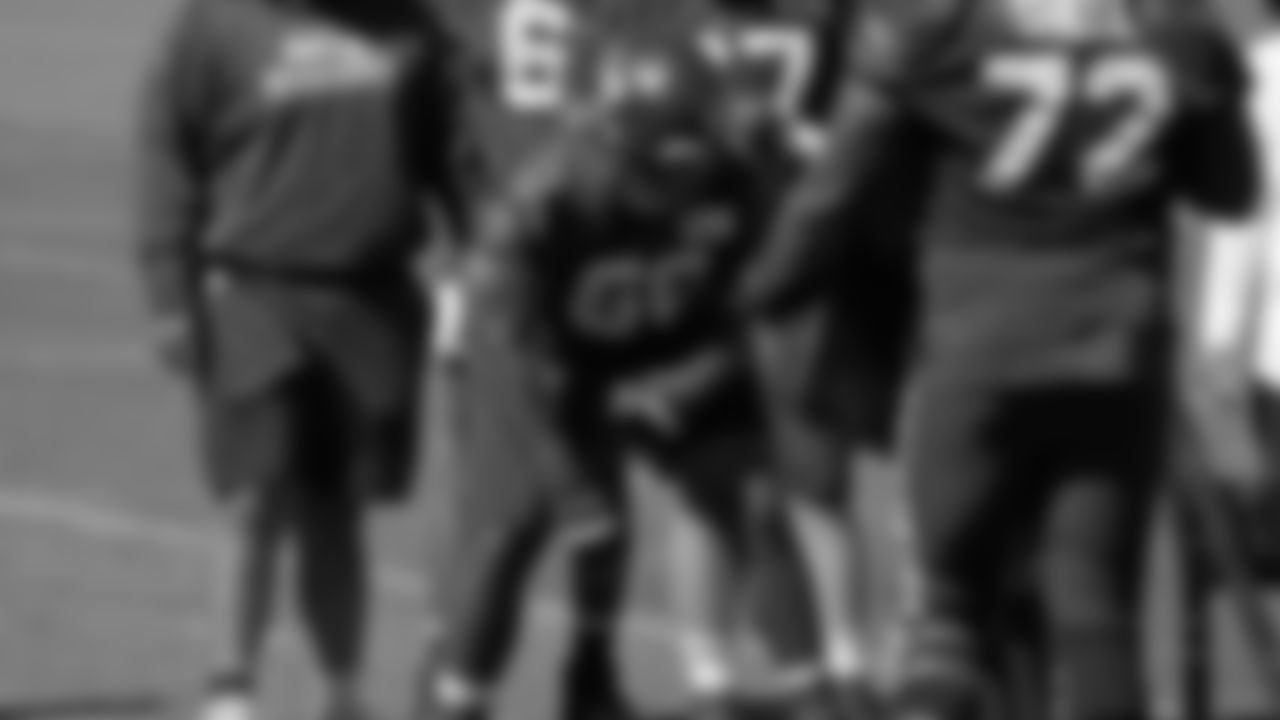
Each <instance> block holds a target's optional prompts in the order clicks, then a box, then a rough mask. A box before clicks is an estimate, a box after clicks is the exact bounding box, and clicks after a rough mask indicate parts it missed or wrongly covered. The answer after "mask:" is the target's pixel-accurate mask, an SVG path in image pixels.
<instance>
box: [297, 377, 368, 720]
mask: <svg viewBox="0 0 1280 720" xmlns="http://www.w3.org/2000/svg"><path fill="white" fill-rule="evenodd" d="M306 380H307V382H306V384H305V385H304V386H303V387H302V392H303V393H304V395H303V398H302V401H301V402H300V406H299V420H298V423H299V426H300V427H302V428H303V433H302V442H301V444H300V445H299V446H298V453H299V457H298V464H299V466H300V467H301V468H302V473H301V474H302V477H300V478H299V482H298V487H297V491H296V496H297V519H298V523H297V542H298V556H297V558H298V564H297V571H298V576H297V582H298V596H297V599H298V603H299V617H300V618H301V620H302V623H303V627H304V629H305V631H306V634H307V636H308V637H309V639H310V642H311V646H312V649H313V651H314V653H315V657H316V661H317V664H318V666H319V669H320V672H321V674H322V676H323V679H324V682H325V687H326V689H327V692H328V694H329V697H328V698H327V705H326V707H327V708H328V712H329V716H330V717H331V718H332V719H333V720H342V719H343V718H347V717H359V716H360V715H361V714H362V699H361V697H360V692H361V687H360V683H361V681H362V676H363V670H364V661H365V651H366V641H367V635H368V624H369V618H368V615H369V575H370V569H369V562H370V561H369V550H368V547H367V542H366V534H367V531H366V527H365V520H366V513H367V510H368V507H369V505H368V503H367V500H368V499H369V498H368V495H367V493H366V492H365V488H363V487H362V486H361V482H362V480H363V479H364V478H363V477H362V475H363V473H362V470H361V468H360V464H361V463H363V462H365V461H366V459H367V457H368V455H369V454H370V453H371V452H375V449H376V446H375V444H374V443H373V439H372V438H370V437H368V436H369V434H370V433H371V432H372V430H371V428H370V427H369V426H370V425H372V423H371V422H369V421H366V420H364V419H363V418H362V417H361V412H360V410H359V409H358V408H356V407H354V406H352V403H350V402H348V401H347V400H346V399H345V398H344V397H343V391H342V390H341V388H340V387H339V386H338V385H337V383H336V382H334V381H333V380H332V378H330V377H328V376H327V375H325V374H323V373H322V372H321V371H319V370H316V371H314V372H312V373H311V374H309V375H308V376H307V378H306Z"/></svg>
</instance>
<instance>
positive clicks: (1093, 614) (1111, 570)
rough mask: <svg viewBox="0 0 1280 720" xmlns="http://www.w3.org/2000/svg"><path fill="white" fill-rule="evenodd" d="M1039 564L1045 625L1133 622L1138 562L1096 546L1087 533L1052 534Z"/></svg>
mask: <svg viewBox="0 0 1280 720" xmlns="http://www.w3.org/2000/svg"><path fill="white" fill-rule="evenodd" d="M1043 563H1044V566H1043V567H1042V572H1043V577H1044V591H1045V593H1044V595H1045V597H1044V603H1045V609H1046V615H1047V620H1048V622H1049V624H1050V627H1051V629H1058V630H1062V631H1066V632H1072V631H1075V630H1094V629H1108V628H1123V627H1128V626H1131V625H1134V624H1136V622H1137V615H1138V610H1139V608H1138V595H1139V586H1140V583H1141V580H1142V578H1141V575H1142V573H1141V568H1140V567H1139V564H1138V563H1136V562H1128V561H1127V558H1124V557H1113V556H1112V555H1111V554H1108V553H1101V552H1097V551H1096V548H1093V547H1091V543H1089V542H1088V539H1087V538H1077V537H1069V536H1068V537H1063V536H1059V537H1056V538H1052V539H1051V541H1050V542H1049V544H1048V547H1047V548H1046V551H1045V555H1044V558H1043Z"/></svg>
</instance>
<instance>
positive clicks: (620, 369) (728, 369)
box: [421, 59, 810, 717]
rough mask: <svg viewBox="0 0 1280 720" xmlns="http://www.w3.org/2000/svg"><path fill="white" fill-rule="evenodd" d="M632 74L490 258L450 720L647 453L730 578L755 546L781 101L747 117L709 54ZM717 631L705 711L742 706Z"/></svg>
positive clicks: (562, 156)
mask: <svg viewBox="0 0 1280 720" xmlns="http://www.w3.org/2000/svg"><path fill="white" fill-rule="evenodd" d="M628 72H629V73H630V75H629V78H628V79H627V81H626V83H625V84H620V85H618V86H617V88H623V87H625V88H626V90H625V91H623V92H622V93H621V94H618V95H614V96H611V98H610V99H609V100H608V101H607V102H606V103H604V107H607V108H608V110H606V111H604V112H603V114H597V113H596V112H595V111H585V112H584V113H583V114H582V117H578V118H577V120H574V121H572V122H574V123H575V125H577V124H578V123H581V126H580V127H577V128H576V129H575V130H572V131H570V132H568V133H567V136H566V137H563V138H560V140H559V142H558V143H557V145H555V146H552V147H550V148H548V149H547V150H546V151H545V154H544V155H542V156H540V157H539V162H538V163H536V164H534V165H532V166H530V169H529V171H528V172H527V173H525V174H523V175H522V176H521V182H519V183H517V185H516V186H515V187H514V190H513V192H514V195H511V196H508V197H507V198H506V201H505V202H504V203H503V205H502V206H501V207H500V208H499V209H498V211H497V212H495V213H494V215H493V217H491V218H489V219H490V220H491V222H490V223H489V224H488V226H487V227H486V228H485V229H484V231H483V233H482V237H481V239H480V240H479V244H478V245H477V248H476V255H475V256H474V258H473V259H472V261H471V262H470V263H469V264H468V267H469V270H468V273H467V274H468V276H469V278H470V281H469V282H470V284H471V287H472V288H473V290H472V292H473V295H472V302H473V303H475V306H474V307H473V309H472V311H471V316H470V320H469V323H468V335H467V341H466V343H465V346H464V347H465V348H466V354H467V355H466V360H465V365H464V367H465V368H466V370H465V372H466V377H465V378H464V382H463V385H462V386H461V388H460V390H461V391H462V392H463V393H464V394H465V395H466V397H465V398H464V400H463V402H462V408H461V410H462V412H461V413H460V418H461V422H462V426H461V428H460V440H461V442H462V443H463V445H464V448H465V449H464V454H465V457H466V459H465V461H464V466H465V469H464V472H465V474H466V481H465V484H464V486H463V490H464V497H463V498H462V503H463V505H462V508H461V511H460V512H461V515H462V524H461V525H460V527H459V530H460V533H461V536H460V537H459V542H460V552H462V553H465V554H460V555H459V556H458V558H457V562H455V563H454V564H453V570H454V572H455V573H456V576H455V577H453V578H450V582H448V583H447V585H448V588H449V590H450V593H451V596H452V597H451V599H450V600H449V602H448V603H447V607H446V616H445V618H444V627H445V628H446V633H445V637H444V638H443V642H442V643H440V644H439V645H438V646H437V647H436V648H435V650H434V651H433V653H431V657H430V659H429V660H428V662H427V664H426V670H425V673H424V677H423V678H422V685H421V689H422V691H423V697H422V706H421V713H422V714H423V715H426V716H428V717H436V716H442V717H483V716H484V715H485V714H486V713H487V710H488V701H489V700H490V696H489V693H490V692H491V690H492V683H493V682H494V681H495V680H496V679H497V678H498V677H499V676H500V673H501V670H502V667H503V664H504V663H505V661H506V660H507V657H508V655H509V653H510V649H511V648H510V646H511V643H512V640H513V638H514V634H515V630H516V629H517V627H516V625H517V622H518V618H519V616H520V613H519V612H518V609H519V603H520V601H521V599H522V598H523V596H524V592H523V591H524V590H525V589H526V588H527V587H528V584H529V574H530V571H531V570H532V568H533V567H534V563H535V561H536V560H537V558H538V556H539V555H540V551H541V549H542V548H543V547H545V544H546V540H547V536H548V533H550V532H551V531H552V530H554V529H555V527H556V525H557V523H558V521H559V520H561V519H562V518H563V513H564V512H565V511H566V507H568V508H570V509H572V508H573V507H574V506H575V504H577V508H578V509H577V511H578V512H581V510H582V507H581V505H580V504H578V503H580V502H581V500H582V499H583V498H588V499H590V500H591V501H592V502H596V503H601V504H602V505H603V506H604V507H605V508H607V509H609V512H608V515H609V516H611V517H613V518H622V519H625V515H626V513H625V508H621V507H620V504H621V503H622V500H623V497H622V495H623V492H624V487H625V486H624V483H623V472H624V469H625V468H624V460H626V458H627V457H628V455H629V454H630V453H631V452H632V451H636V450H638V451H639V452H640V453H641V454H643V455H644V456H645V457H646V458H648V459H649V460H650V461H651V462H652V463H653V464H655V465H657V466H658V467H660V468H662V470H663V473H664V474H665V475H668V476H670V477H672V478H674V482H675V486H676V488H677V489H678V491H679V492H678V494H679V495H680V497H681V499H682V500H683V502H684V503H686V504H687V505H688V506H689V507H691V508H693V512H694V513H695V514H696V515H697V516H698V517H699V518H700V520H701V521H702V522H703V523H704V524H705V526H706V527H707V528H708V529H710V531H711V533H712V534H713V537H712V540H711V541H708V542H706V543H704V544H699V543H696V542H695V543H694V544H693V545H692V546H690V547H691V548H692V550H693V551H694V552H706V553H709V554H711V555H714V557H713V558H712V559H711V560H709V561H708V562H706V563H705V564H704V565H703V567H706V568H707V569H708V571H709V572H712V573H714V574H715V575H717V577H718V578H722V579H723V582H714V583H712V585H713V586H714V587H715V588H717V589H719V588H728V586H730V585H731V582H730V579H731V574H730V573H729V572H728V570H729V568H732V567H733V566H734V565H735V564H736V562H738V561H741V560H742V557H741V554H742V553H743V552H744V550H743V534H744V531H745V528H744V526H743V517H744V515H743V513H744V507H743V503H744V501H745V499H746V498H747V496H748V493H747V492H746V489H747V488H748V486H749V483H748V482H747V481H746V480H745V479H744V476H745V475H746V474H747V473H748V472H753V471H755V470H758V469H759V468H760V467H761V466H762V465H763V462H764V461H763V459H762V458H760V457H759V455H758V453H757V452H753V450H755V451H758V450H759V449H760V446H761V443H760V442H759V438H760V437H761V436H762V428H763V419H762V418H761V416H760V414H759V413H760V407H759V405H758V400H759V398H758V396H757V394H756V388H755V386H754V384H753V379H752V376H751V374H750V372H749V367H748V365H747V363H746V361H745V353H744V352H743V348H742V344H741V342H740V340H741V338H739V337H738V334H737V333H736V329H737V328H736V326H735V324H734V323H733V320H734V314H733V307H732V304H731V302H728V303H727V302H726V301H731V300H732V298H733V297H734V293H733V292H732V291H731V289H732V287H733V286H734V284H735V283H736V280H737V278H738V274H739V270H740V269H741V268H742V267H743V266H744V264H745V262H746V260H747V258H748V257H749V256H750V255H751V253H752V252H753V250H754V249H755V242H753V241H754V240H755V239H756V238H758V237H759V236H758V233H757V234H753V233H750V232H747V230H749V229H750V228H752V227H759V226H760V225H761V224H762V220H763V218H762V217H761V216H760V213H762V212H767V209H768V204H767V203H765V202H764V201H763V200H764V198H766V197H767V194H768V193H769V192H770V191H771V188H769V187H765V186H762V184H761V183H760V178H761V173H760V172H759V171H758V168H757V167H755V162H756V157H757V146H756V145H757V143H756V139H755V136H756V133H755V124H754V122H755V118H758V117H763V115H762V114H759V113H755V112H750V111H746V112H740V110H742V106H741V105H739V104H738V103H736V102H733V101H732V99H731V96H730V94H728V93H726V92H725V91H724V90H723V85H722V84H721V83H718V82H717V81H716V80H715V79H714V78H716V77H717V75H716V74H715V73H714V72H713V71H711V70H710V69H709V68H708V67H707V66H706V65H705V63H703V62H699V61H695V60H692V59H690V60H689V61H688V62H683V63H681V65H679V66H678V67H672V66H671V65H670V64H669V63H668V62H665V61H662V60H656V59H655V60H647V61H646V60H638V61H637V62H636V63H635V64H634V65H633V66H632V67H631V69H630V70H629V71H628ZM615 89H616V88H615ZM566 500H569V501H571V502H568V503H566V502H565V501H566ZM783 566H784V567H789V568H797V567H798V563H796V562H787V563H784V564H783ZM789 586H790V587H792V588H797V587H803V583H802V582H799V581H796V580H792V581H791V582H790V583H789ZM727 597H728V596H727V595H726V594H725V593H724V592H721V593H719V594H718V596H717V597H716V598H715V599H717V600H720V601H721V602H727ZM701 600H702V597H700V598H699V602H701ZM703 611H705V607H698V608H694V609H692V610H691V611H690V612H693V613H697V612H703ZM708 612H713V611H708ZM727 617H728V614H727V613H719V614H718V615H717V619H724V618H727ZM715 623H716V620H710V621H707V623H706V624H715ZM721 629H723V623H721ZM708 642H709V644H711V645H713V647H711V648H710V649H709V650H707V651H706V652H705V653H703V655H711V656H712V657H711V659H710V662H709V663H707V662H703V661H704V660H706V658H705V657H703V656H701V655H700V656H698V657H688V656H686V661H687V664H688V665H689V668H688V670H689V674H690V675H691V676H692V677H691V678H690V680H691V681H692V683H693V685H694V689H695V691H697V692H698V694H699V700H701V701H702V702H700V703H699V712H700V713H703V712H705V713H707V714H708V716H715V717H720V716H723V714H724V713H727V712H730V711H731V710H732V707H733V705H734V701H735V700H736V698H735V697H734V692H735V691H736V689H737V688H736V687H734V686H733V678H732V677H731V676H730V674H729V667H730V666H729V662H728V648H727V643H726V642H725V638H724V633H723V632H721V633H719V634H718V635H717V636H716V637H714V638H709V639H708ZM804 650H805V653H806V659H807V654H808V653H809V652H810V651H809V649H808V648H805V649H804ZM695 654H696V653H695ZM708 664H709V665H711V666H712V667H711V672H709V673H708V672H706V671H705V668H706V667H707V665H708ZM571 674H572V669H571Z"/></svg>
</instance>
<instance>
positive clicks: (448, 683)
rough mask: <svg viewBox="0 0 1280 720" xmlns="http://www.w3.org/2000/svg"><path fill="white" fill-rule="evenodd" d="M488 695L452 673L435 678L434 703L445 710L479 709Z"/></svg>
mask: <svg viewBox="0 0 1280 720" xmlns="http://www.w3.org/2000/svg"><path fill="white" fill-rule="evenodd" d="M487 695H488V693H487V692H486V691H485V689H484V688H482V687H481V686H480V685H478V684H477V683H475V682H473V681H471V680H469V679H467V678H464V677H462V676H461V675H459V674H457V673H453V672H444V673H441V674H440V675H439V676H437V677H436V680H435V697H436V702H438V703H440V704H441V705H443V706H444V707H446V708H449V709H454V710H465V709H470V708H476V707H480V706H482V705H484V704H485V702H486V701H487V699H488V698H487Z"/></svg>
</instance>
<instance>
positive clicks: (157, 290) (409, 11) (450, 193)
mask: <svg viewBox="0 0 1280 720" xmlns="http://www.w3.org/2000/svg"><path fill="white" fill-rule="evenodd" d="M420 5H421V4H420V3H418V2H415V1H414V0H356V1H354V2H349V1H341V2H340V1H339V0H187V3H186V6H185V7H184V8H183V9H182V10H180V11H179V14H178V18H177V22H176V25H175V26H174V28H173V29H172V31H171V34H170V36H169V38H168V42H167V44H166V46H165V47H164V49H163V52H162V54H161V57H160V58H159V62H158V63H157V65H156V68H155V72H154V74H153V76H152V77H151V78H150V82H149V83H148V85H147V91H146V95H145V97H144V105H143V118H142V124H143V129H144V130H143V136H142V141H141V154H142V173H143V178H142V183H141V185H142V187H141V192H140V205H141V212H140V215H141V217H140V223H141V227H140V238H139V241H140V249H141V262H142V269H143V275H144V281H145V283H146V288H147V291H148V296H149V300H150V302H151V304H152V306H153V308H154V309H155V310H156V311H157V312H159V313H162V314H167V313H173V312H182V311H184V310H187V309H190V308H191V304H192V302H193V301H194V299H195V296H196V295H197V294H198V293H199V292H200V284H201V278H202V277H203V276H204V275H205V273H204V271H205V270H208V269H209V268H210V267H216V266H219V265H225V266H227V267H231V268H248V269H250V270H253V271H264V272H274V273H279V274H280V275H282V276H286V277H287V276H295V275H296V276H299V277H321V278H323V277H330V276H333V277H337V278H341V277H345V276H359V275H363V274H367V273H369V272H373V271H376V270H380V269H385V268H388V267H392V266H397V265H407V264H408V262H407V260H408V259H409V258H410V257H411V256H412V254H413V253H414V251H415V250H417V249H418V247H419V246H420V244H421V243H422V241H423V239H424V230H425V228H424V226H423V217H424V213H423V210H424V207H425V206H424V202H423V199H424V191H425V193H426V196H427V197H430V196H431V195H432V194H434V195H435V197H436V199H443V200H445V201H446V202H449V203H451V204H456V202H457V198H458V193H459V184H460V165H461V162H462V159H461V156H462V151H461V150H460V148H461V147H463V143H462V142H461V141H460V138H459V137H458V135H457V132H456V131H457V130H458V127H459V123H458V121H457V118H456V117H455V115H456V112H457V109H458V107H459V103H458V102H456V98H455V97H454V95H453V86H452V83H451V71H450V70H449V63H450V62H451V61H452V56H451V54H450V52H449V49H448V48H447V47H446V44H445V42H444V39H445V38H444V36H443V35H442V33H440V32H439V31H438V27H437V26H436V25H435V24H434V23H433V22H432V19H431V18H430V17H427V16H424V15H422V14H421V13H422V11H421V9H420ZM326 6H332V9H330V8H329V7H326ZM343 6H348V7H349V8H350V9H349V10H347V11H346V12H342V11H341V8H342V7H343Z"/></svg>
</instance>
